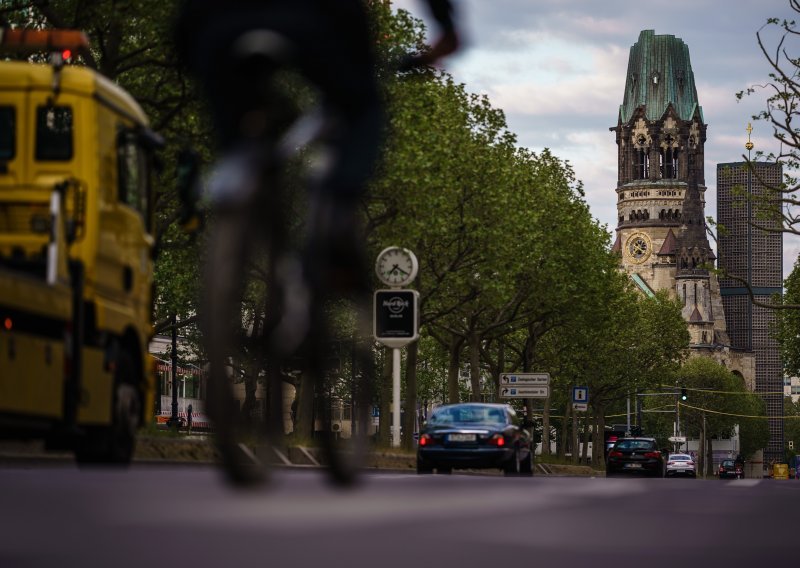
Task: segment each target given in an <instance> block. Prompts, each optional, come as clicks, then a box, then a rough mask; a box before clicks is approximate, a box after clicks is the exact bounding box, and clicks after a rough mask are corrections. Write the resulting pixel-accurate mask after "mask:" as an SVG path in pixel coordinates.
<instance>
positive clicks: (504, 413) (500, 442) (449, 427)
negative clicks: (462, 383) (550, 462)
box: [417, 403, 533, 476]
mask: <svg viewBox="0 0 800 568" xmlns="http://www.w3.org/2000/svg"><path fill="white" fill-rule="evenodd" d="M527 427H529V424H526V423H523V422H522V420H521V419H520V418H519V417H518V416H517V414H516V412H515V411H514V409H513V408H511V407H510V406H509V405H507V404H482V403H465V404H448V405H445V406H440V407H438V408H436V409H434V411H433V412H432V413H431V415H430V416H429V417H428V420H427V422H425V424H424V425H423V427H422V430H421V431H420V436H419V443H418V445H417V473H419V474H425V473H433V470H436V472H437V473H445V474H447V473H451V472H452V471H453V469H454V468H455V469H458V468H462V469H463V468H470V469H488V468H499V469H501V470H503V472H504V473H505V474H506V475H524V476H530V475H533V453H532V451H531V438H530V434H529V433H528V432H527V431H526V428H527Z"/></svg>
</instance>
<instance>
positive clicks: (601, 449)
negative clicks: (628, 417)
mask: <svg viewBox="0 0 800 568" xmlns="http://www.w3.org/2000/svg"><path fill="white" fill-rule="evenodd" d="M592 412H593V413H594V436H593V437H592V463H594V464H595V465H596V466H599V465H600V464H603V466H602V467H603V469H605V463H606V456H605V431H606V409H605V408H604V407H603V406H602V405H592Z"/></svg>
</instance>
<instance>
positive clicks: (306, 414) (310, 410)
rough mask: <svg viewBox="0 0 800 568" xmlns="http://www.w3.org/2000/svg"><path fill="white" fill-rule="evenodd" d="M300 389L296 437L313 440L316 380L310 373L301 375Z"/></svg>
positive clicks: (302, 440)
mask: <svg viewBox="0 0 800 568" xmlns="http://www.w3.org/2000/svg"><path fill="white" fill-rule="evenodd" d="M298 390H299V394H298V395H297V400H298V403H297V416H296V419H295V432H296V436H295V437H296V438H297V439H298V440H300V442H301V443H303V442H304V441H305V442H307V441H308V440H311V437H312V435H313V433H314V380H313V378H312V377H311V376H310V375H309V374H308V373H303V374H302V375H301V376H300V385H299V387H298Z"/></svg>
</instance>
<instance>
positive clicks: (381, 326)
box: [374, 290, 419, 348]
mask: <svg viewBox="0 0 800 568" xmlns="http://www.w3.org/2000/svg"><path fill="white" fill-rule="evenodd" d="M418 314H419V293H418V292H417V291H416V290H377V291H376V292H375V320H374V332H375V339H376V340H378V341H379V342H381V343H383V344H384V345H388V346H389V347H395V348H399V347H403V346H404V345H408V344H409V343H412V342H413V341H416V340H417V337H418V325H417V317H418Z"/></svg>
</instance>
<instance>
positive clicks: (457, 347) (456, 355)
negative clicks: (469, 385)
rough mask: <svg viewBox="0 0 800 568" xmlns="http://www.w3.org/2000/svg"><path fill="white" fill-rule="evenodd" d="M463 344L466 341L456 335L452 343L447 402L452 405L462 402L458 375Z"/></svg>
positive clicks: (448, 370)
mask: <svg viewBox="0 0 800 568" xmlns="http://www.w3.org/2000/svg"><path fill="white" fill-rule="evenodd" d="M463 343H464V339H463V338H461V337H456V336H455V335H454V336H453V337H452V340H451V341H450V366H449V367H448V369H447V402H449V403H450V404H456V403H458V402H461V400H460V399H461V396H460V394H459V392H458V373H459V370H460V369H459V365H460V363H461V361H460V356H461V346H462V345H463Z"/></svg>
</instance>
